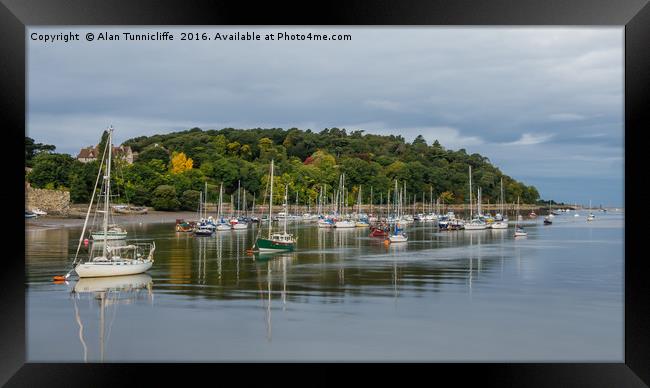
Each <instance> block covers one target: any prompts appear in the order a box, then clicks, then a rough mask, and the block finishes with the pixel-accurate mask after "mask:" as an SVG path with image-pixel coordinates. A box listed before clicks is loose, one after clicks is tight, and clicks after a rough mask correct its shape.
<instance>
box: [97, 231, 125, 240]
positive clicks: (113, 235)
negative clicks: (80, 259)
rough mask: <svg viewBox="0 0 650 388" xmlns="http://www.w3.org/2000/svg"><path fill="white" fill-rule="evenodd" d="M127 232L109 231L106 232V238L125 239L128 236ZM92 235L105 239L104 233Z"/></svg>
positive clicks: (98, 238)
mask: <svg viewBox="0 0 650 388" xmlns="http://www.w3.org/2000/svg"><path fill="white" fill-rule="evenodd" d="M126 235H127V232H122V233H119V232H113V233H107V234H106V239H107V240H124V239H125V238H126ZM91 236H92V237H93V240H103V239H104V233H92V234H91Z"/></svg>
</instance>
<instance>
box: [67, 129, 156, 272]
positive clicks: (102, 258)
mask: <svg viewBox="0 0 650 388" xmlns="http://www.w3.org/2000/svg"><path fill="white" fill-rule="evenodd" d="M112 138H113V128H112V127H110V128H109V129H108V139H107V142H106V147H105V150H104V156H103V157H102V162H101V164H100V167H99V171H98V176H97V182H96V184H95V190H96V189H97V185H98V184H99V181H100V179H99V178H100V177H101V176H102V167H104V171H105V173H104V174H103V182H102V186H103V188H104V190H102V191H103V193H104V194H103V197H104V210H103V211H102V213H103V215H104V221H103V231H97V232H95V236H96V237H95V236H94V241H93V244H92V246H91V249H90V257H89V258H88V260H87V261H86V262H81V263H79V264H77V265H76V266H74V264H76V263H77V259H78V255H79V250H80V248H81V243H82V241H83V237H84V234H85V231H86V226H87V224H88V219H89V216H90V211H91V210H92V206H93V202H94V199H95V198H94V197H95V195H94V193H95V190H93V197H92V198H91V201H90V204H89V205H88V212H87V213H86V219H85V221H84V226H83V229H82V232H81V236H80V237H79V245H78V246H77V253H76V254H75V258H74V261H73V266H74V271H75V272H76V273H77V275H78V276H79V277H80V278H84V277H101V276H122V275H134V274H138V273H142V272H145V271H147V270H148V269H149V268H151V266H152V265H153V261H154V257H153V255H154V252H155V250H156V244H155V242H153V241H152V242H150V243H145V242H140V243H131V244H127V245H118V244H117V243H116V244H113V243H112V242H109V240H111V238H109V224H108V219H109V212H110V205H109V200H110V197H111V195H110V187H111V153H112V149H113V143H112ZM106 153H107V154H108V156H107V157H105V156H106ZM115 233H119V230H115ZM100 236H101V238H98V237H100ZM96 242H102V243H101V244H95V243H96ZM96 247H97V248H100V252H95V248H96ZM98 250H99V249H98ZM70 272H72V271H70ZM70 272H69V273H68V274H67V275H66V276H65V277H66V278H67V277H68V276H69V275H70Z"/></svg>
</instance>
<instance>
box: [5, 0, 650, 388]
mask: <svg viewBox="0 0 650 388" xmlns="http://www.w3.org/2000/svg"><path fill="white" fill-rule="evenodd" d="M0 2H1V3H2V4H0V45H1V46H2V49H1V50H2V56H0V82H1V84H0V96H1V97H0V98H1V99H0V102H1V105H0V112H1V113H0V114H2V115H3V118H4V120H2V126H3V127H4V128H3V129H4V130H3V131H2V143H3V144H4V145H5V147H6V148H5V149H4V151H5V152H3V154H5V155H6V156H7V158H3V159H5V165H4V166H3V167H4V169H3V174H2V176H4V177H10V178H11V179H10V182H11V183H10V184H8V185H7V187H5V189H4V190H0V198H2V202H1V203H3V204H5V208H6V212H5V214H11V217H10V218H11V220H7V221H5V228H6V229H11V230H10V232H11V234H12V235H11V236H10V237H5V239H3V240H4V241H6V242H5V244H7V242H8V243H10V245H13V244H16V248H17V249H16V251H15V252H12V253H11V254H10V255H8V256H5V257H4V260H3V264H4V270H3V271H2V272H1V273H2V275H1V276H2V280H3V282H2V292H0V297H1V300H2V310H1V311H2V319H1V322H2V323H1V334H0V336H1V338H2V341H1V342H0V344H1V345H0V383H3V384H4V383H6V386H10V387H15V386H42V385H48V386H66V387H69V386H84V387H89V386H116V385H121V386H124V385H144V386H149V385H152V376H158V377H157V378H161V379H162V380H163V381H165V380H167V379H168V378H171V377H173V376H174V375H178V376H180V377H183V378H189V377H191V378H192V379H194V378H201V377H207V378H208V379H209V380H207V381H210V382H211V384H219V383H221V381H223V380H221V379H222V378H224V377H225V374H228V373H233V374H234V375H235V376H236V379H240V380H243V381H244V383H245V385H250V383H252V382H253V379H256V380H258V381H269V382H271V381H273V382H276V383H280V384H285V383H287V382H289V383H291V382H293V383H296V382H298V381H301V380H299V379H296V377H297V374H295V371H296V370H297V368H296V367H295V366H289V367H287V366H286V365H285V366H284V367H281V369H280V371H281V372H278V367H279V366H277V365H270V366H269V365H263V364H256V365H254V368H255V369H256V370H257V369H265V370H264V371H260V372H259V373H258V372H257V371H256V372H251V371H250V369H249V368H250V366H243V367H242V365H238V366H237V368H235V365H232V364H226V365H220V366H219V365H214V364H181V365H165V364H104V365H100V364H64V363H54V364H35V363H26V352H25V334H26V331H25V306H24V302H25V279H24V276H25V268H24V265H25V264H24V261H23V259H22V257H24V234H23V233H24V231H23V230H20V225H21V223H22V225H23V226H24V217H23V216H22V215H21V214H19V213H20V210H21V209H20V207H19V206H15V205H14V204H16V203H20V201H22V200H24V198H23V199H21V198H20V191H19V190H18V189H17V187H24V176H23V174H24V170H23V168H22V167H21V166H19V165H18V163H16V162H15V161H16V160H18V158H19V157H20V155H19V153H20V149H21V148H22V147H23V146H24V144H23V136H24V134H25V126H26V124H25V118H26V115H25V113H26V111H25V109H26V98H25V97H26V88H25V81H26V74H25V71H26V67H25V64H26V57H25V53H26V26H35V25H41V26H43V25H52V26H55V25H173V24H177V25H384V24H390V25H510V26H514V25H516V26H522V25H540V26H541V25H566V26H569V25H580V26H621V27H623V26H625V81H624V82H625V174H626V179H625V203H626V205H627V206H626V210H628V211H626V214H625V361H624V362H622V363H547V364H530V363H516V362H513V363H507V364H478V363H477V364H446V363H443V364H417V365H410V364H409V365H407V364H402V365H400V369H401V370H400V371H399V372H398V373H392V372H391V371H390V370H388V369H386V368H385V367H384V366H383V365H376V364H375V365H367V364H340V365H339V364H337V365H332V364H326V365H318V368H317V369H318V370H313V369H315V368H316V366H317V365H316V364H304V365H300V367H299V368H298V369H299V370H301V371H309V372H310V374H311V377H309V380H302V381H303V382H306V383H308V384H310V385H312V384H318V385H323V384H328V385H330V384H340V383H342V382H343V381H345V382H349V381H350V380H351V379H357V380H359V381H362V382H364V384H368V385H369V384H371V382H372V380H373V379H375V380H378V381H382V382H388V380H394V381H396V382H399V383H400V384H406V383H407V382H408V381H409V380H411V379H417V380H416V381H421V380H420V379H422V378H424V379H425V380H424V383H426V384H427V385H433V384H436V383H439V382H442V381H445V380H448V379H451V381H454V382H456V383H467V382H474V383H475V384H477V385H481V386H485V385H494V386H526V387H542V386H544V387H545V386H552V387H558V386H563V387H573V386H576V387H577V386H580V387H584V386H589V387H643V386H648V384H650V352H649V349H650V346H649V342H650V341H649V340H648V338H649V337H648V334H649V333H650V308H649V306H650V302H649V301H648V296H649V295H650V289H649V286H648V284H649V283H650V276H649V275H650V274H649V273H648V269H647V268H648V267H647V265H646V264H645V261H646V260H648V259H647V258H646V257H647V254H644V250H643V249H642V245H641V244H642V243H643V242H644V239H643V237H642V236H641V235H640V233H642V230H643V229H642V228H639V229H637V228H634V227H633V226H634V225H641V217H642V216H643V214H644V212H643V211H639V209H634V208H632V205H633V204H634V203H635V199H636V202H641V204H643V198H644V197H643V195H642V193H643V192H644V191H643V189H642V187H641V184H642V182H643V181H644V179H643V178H644V175H643V174H641V173H640V172H641V171H640V170H641V169H643V167H644V166H645V164H644V163H643V158H642V156H643V155H644V151H645V148H646V146H645V144H644V142H643V139H642V136H643V133H644V130H646V129H647V128H650V127H649V126H648V116H649V115H650V113H649V111H650V110H649V109H648V108H649V105H650V98H648V93H649V91H650V76H649V74H648V70H649V69H650V50H649V49H648V48H649V47H650V5H648V1H647V0H626V1H605V0H595V1H588V0H573V1H564V0H546V1H540V0H536V1H532V0H518V1H508V0H491V1H487V2H486V1H469V0H462V1H459V0H456V1H453V0H452V1H450V0H447V1H429V2H425V1H418V2H390V3H389V2H388V1H374V2H362V1H347V2H341V3H338V4H337V3H324V2H322V3H321V2H319V3H310V4H306V3H300V4H294V5H290V3H279V2H268V3H266V5H260V6H251V4H248V3H247V2H239V3H234V2H233V3H217V2H209V1H185V2H180V1H169V0H165V1H151V0H147V1H139V2H126V1H116V0H110V1H107V0H103V1H100V0H86V1H83V0H22V1H21V0H0ZM296 11H297V12H299V15H292V14H291V13H290V12H296ZM7 151H8V152H7ZM23 195H24V192H23ZM630 210H631V211H630ZM635 210H636V212H635ZM18 220H21V221H18ZM6 232H7V231H5V233H3V234H4V235H5V236H9V234H7V233H6ZM14 234H15V235H16V236H15V237H14V236H13V235H14ZM20 242H22V245H21V244H20ZM175 368H183V369H184V370H183V371H182V372H183V373H180V372H181V371H177V370H175ZM215 368H218V372H217V370H216V369H215ZM290 368H291V369H290ZM215 372H216V373H215ZM285 373H287V374H285ZM342 376H349V377H345V378H343V377H342ZM210 379H211V380H210ZM456 383H454V385H456ZM445 385H446V384H445Z"/></svg>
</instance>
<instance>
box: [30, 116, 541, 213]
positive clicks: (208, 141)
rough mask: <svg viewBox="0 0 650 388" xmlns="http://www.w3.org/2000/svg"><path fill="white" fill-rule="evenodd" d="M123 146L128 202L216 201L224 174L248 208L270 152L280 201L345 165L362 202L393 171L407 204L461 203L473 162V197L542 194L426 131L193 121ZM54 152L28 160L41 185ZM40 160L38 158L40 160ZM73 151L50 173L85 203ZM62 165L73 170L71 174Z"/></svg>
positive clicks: (309, 196) (309, 195)
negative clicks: (412, 135)
mask: <svg viewBox="0 0 650 388" xmlns="http://www.w3.org/2000/svg"><path fill="white" fill-rule="evenodd" d="M98 140H99V139H98ZM123 145H125V146H127V145H128V146H130V147H131V148H132V150H133V151H134V152H137V153H138V156H137V158H136V160H135V162H134V163H133V164H130V165H129V164H126V163H124V162H120V166H119V169H118V170H119V172H117V173H116V174H115V175H114V180H115V185H116V187H117V191H118V192H121V193H123V194H124V195H125V197H126V198H127V200H128V201H129V202H131V203H134V204H136V205H148V206H154V207H156V208H158V209H175V208H186V209H192V210H193V209H195V208H196V203H197V199H198V191H199V190H203V189H204V184H205V182H207V183H208V192H209V196H208V200H210V201H215V200H217V196H218V192H219V185H220V183H221V182H223V185H224V190H225V193H226V195H227V197H225V198H224V201H230V194H232V193H235V192H236V190H237V184H238V181H240V182H241V187H242V189H245V190H246V192H247V193H248V196H247V202H248V204H249V206H250V204H251V200H252V195H253V193H256V198H257V203H258V204H259V203H261V200H260V196H261V195H263V194H264V190H265V188H266V181H267V179H268V177H267V175H268V172H269V162H270V160H271V159H274V160H275V177H276V178H275V184H274V191H275V192H276V193H280V194H279V195H278V196H277V197H276V196H275V195H274V197H275V199H274V203H278V204H279V203H282V201H283V193H284V186H285V184H288V186H289V201H290V202H291V203H295V198H296V193H297V195H298V201H299V202H300V203H301V204H307V203H308V202H309V203H311V204H312V205H314V204H316V202H317V201H318V196H319V191H320V189H321V186H326V188H327V192H328V193H330V195H331V193H332V191H333V189H336V188H338V182H339V175H340V174H341V173H343V172H344V173H345V174H346V183H345V185H346V188H347V189H349V190H348V203H349V204H350V205H352V204H354V203H356V201H357V198H358V190H359V187H360V186H361V187H362V200H363V202H364V203H368V202H369V201H370V188H371V187H372V190H373V202H374V203H376V204H378V203H379V202H380V200H383V201H384V203H385V201H386V196H387V194H388V191H389V190H391V189H393V188H394V180H395V179H397V180H398V182H399V185H400V187H402V186H403V184H404V182H406V190H407V193H408V198H409V203H412V202H413V198H414V196H416V199H417V202H421V201H422V196H423V195H424V196H425V199H426V201H427V202H429V201H430V200H431V198H430V192H431V189H432V191H433V198H434V201H435V199H436V198H439V197H441V198H442V200H443V201H444V202H445V203H465V202H468V201H469V186H468V166H470V165H471V166H472V185H473V188H474V191H475V192H474V198H475V197H476V188H478V187H480V188H481V191H482V192H481V195H482V202H484V203H487V202H490V203H495V202H496V201H498V200H499V181H500V179H501V178H503V185H504V191H505V194H506V198H505V200H506V202H509V203H512V202H515V201H516V200H517V196H519V197H520V201H521V202H522V203H535V202H537V201H538V200H539V193H538V192H537V189H536V188H535V187H533V186H527V185H525V184H524V183H522V182H518V181H516V180H514V179H512V178H511V177H509V176H507V175H505V174H503V173H502V172H501V171H500V170H499V169H498V168H497V167H496V166H493V165H492V164H491V163H490V161H489V159H488V158H486V157H484V156H482V155H479V154H477V153H475V154H468V153H467V152H466V151H465V149H460V150H456V151H454V150H448V149H445V148H444V147H443V146H442V145H441V144H440V143H439V142H438V141H437V140H436V141H434V142H433V144H430V145H429V144H427V142H426V141H425V140H424V138H423V137H422V136H421V135H420V136H418V137H417V138H416V139H415V140H414V141H413V142H411V143H409V142H406V141H405V139H404V138H403V137H402V136H399V135H398V136H395V135H388V136H385V135H374V134H365V133H363V131H352V132H349V133H348V132H347V131H346V130H345V129H339V128H328V129H324V130H322V131H320V132H312V131H311V130H304V131H303V130H300V129H297V128H291V129H288V130H284V129H281V128H272V129H262V128H255V129H245V130H243V129H234V128H224V129H221V130H205V131H204V130H201V129H200V128H192V129H190V130H187V131H182V132H174V133H169V134H162V135H154V136H141V137H136V138H133V139H129V140H127V141H125V142H124V143H123ZM54 155H57V154H52V153H51V152H50V151H44V152H41V153H39V154H37V155H36V156H35V157H34V160H33V161H30V163H31V164H32V165H33V166H34V169H33V170H32V172H31V173H30V174H29V175H28V177H27V179H28V180H30V182H32V185H34V186H35V187H41V186H45V185H48V184H50V186H51V185H52V183H53V182H52V179H53V178H52V177H50V178H47V177H46V178H45V179H43V175H44V174H42V173H41V172H42V171H39V167H41V166H39V165H40V164H43V162H45V161H46V160H47V159H49V158H52V157H53V156H54ZM68 157H69V156H68ZM39 158H40V159H42V160H40V163H39ZM59 159H62V157H59ZM63 159H65V158H63ZM70 159H71V160H66V161H65V163H63V165H66V166H67V167H62V163H61V162H62V161H61V160H58V163H57V164H58V165H59V171H58V175H57V174H55V175H57V176H58V178H56V179H54V180H55V181H56V182H54V186H57V187H60V186H63V187H67V188H69V189H70V191H71V197H72V199H73V201H77V202H83V201H87V200H88V197H89V196H90V193H91V190H92V185H93V184H94V180H95V178H96V173H97V168H98V163H97V162H91V163H86V164H85V165H83V164H82V163H80V162H77V161H76V160H74V159H72V158H70ZM26 163H27V161H26ZM51 167H52V166H50V168H51ZM93 168H94V172H93ZM61 169H63V170H67V174H66V172H64V171H61ZM40 170H43V169H42V168H40ZM48 179H49V181H48ZM276 185H277V186H276ZM391 196H392V194H391ZM391 200H392V199H391Z"/></svg>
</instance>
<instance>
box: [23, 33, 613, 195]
mask: <svg viewBox="0 0 650 388" xmlns="http://www.w3.org/2000/svg"><path fill="white" fill-rule="evenodd" d="M89 31H92V32H95V33H96V34H98V33H100V32H109V33H113V32H115V33H120V34H121V33H122V32H128V31H130V32H151V33H154V32H157V31H160V32H164V31H169V32H171V33H173V34H179V33H180V31H186V32H193V31H194V32H200V33H203V32H206V31H208V32H209V31H214V32H221V33H226V32H231V33H234V32H242V33H245V32H254V33H259V34H264V33H268V32H274V31H289V32H292V33H293V32H299V33H303V32H305V33H307V32H312V33H337V34H349V35H351V40H350V41H320V42H313V41H312V42H305V41H295V42H291V41H286V42H273V43H270V42H264V41H246V42H244V41H232V42H230V41H219V42H216V41H211V42H202V41H181V40H179V39H175V40H174V41H146V42H144V41H124V40H122V41H119V42H110V41H103V42H98V41H94V42H87V41H83V40H82V41H73V42H68V43H61V42H54V43H52V42H50V43H44V42H41V41H33V40H31V39H30V34H31V33H33V32H38V33H50V34H56V33H59V32H65V33H69V32H72V33H75V32H78V33H86V32H89ZM623 32H624V29H623V28H622V27H453V28H449V27H409V28H403V27H391V28H386V27H379V28H375V27H347V26H341V27H314V28H312V27H237V26H228V27H223V26H222V27H218V28H214V27H195V26H192V27H178V26H170V27H164V26H163V27H124V26H119V27H113V26H102V27H94V26H93V27H73V28H69V27H66V28H62V27H28V36H27V45H28V55H27V88H28V91H27V92H28V101H27V113H28V114H27V136H30V137H32V138H34V139H35V141H37V142H41V143H47V144H53V145H55V146H56V147H57V152H63V153H68V154H70V155H72V156H73V157H75V156H76V154H77V153H78V152H79V149H81V148H83V147H87V146H88V145H89V144H91V143H95V144H96V142H97V139H98V138H99V137H100V136H101V131H102V130H103V129H105V128H106V127H108V126H109V125H111V124H112V125H113V126H114V127H115V128H116V138H117V139H119V140H121V141H122V142H123V141H125V140H126V139H129V138H133V137H137V136H151V135H153V134H164V133H170V132H176V131H182V130H187V129H190V128H192V127H199V128H202V129H204V130H205V129H206V128H228V127H232V128H244V129H247V128H256V127H260V128H274V127H275V128H284V129H288V128H292V127H296V128H300V129H302V130H306V129H312V130H313V131H316V132H318V131H320V130H322V129H324V128H332V127H338V128H346V129H347V130H348V131H352V130H364V131H365V133H372V134H378V135H390V134H399V135H401V136H402V137H404V139H405V140H406V141H408V142H411V141H412V140H413V139H414V138H415V137H416V136H417V135H418V134H422V135H423V136H424V137H425V139H426V141H427V143H428V144H431V143H432V142H433V139H438V140H439V142H440V143H441V144H442V145H443V146H444V147H445V148H447V149H452V150H458V149H460V148H464V149H466V150H467V152H468V153H479V154H481V155H483V156H486V157H487V158H489V159H490V161H491V163H492V164H494V165H495V166H498V167H499V168H500V169H501V170H502V171H504V173H506V174H507V175H509V176H511V177H513V178H515V179H517V180H520V181H522V182H525V183H526V184H528V185H534V186H535V187H536V188H537V189H538V191H539V193H540V196H541V197H542V198H550V199H553V200H556V201H558V202H565V203H574V202H578V203H588V201H589V199H592V202H593V203H595V204H596V203H597V204H600V203H602V204H603V206H606V204H612V205H611V206H612V207H623V206H624V195H623V194H624V131H623V128H624V127H623V116H624V115H623V112H624V107H623V79H624V78H623V76H624V71H623V52H624V50H623V49H624V45H623V42H624V33H623ZM81 36H83V35H81ZM116 58H118V59H119V60H115V59H116ZM287 118H291V119H289V120H288V119H287ZM314 128H321V129H320V130H316V129H314ZM116 143H117V140H116Z"/></svg>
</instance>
